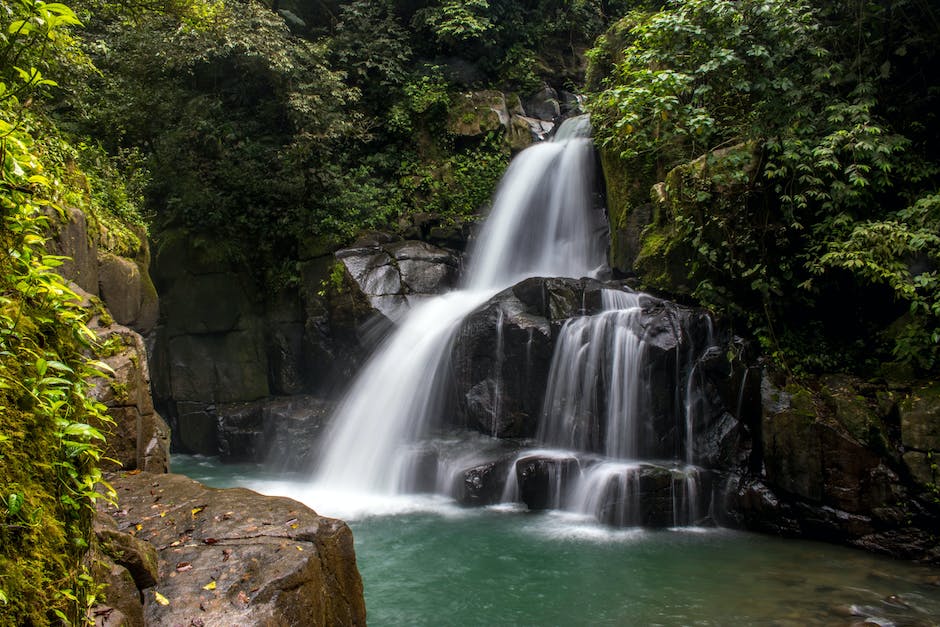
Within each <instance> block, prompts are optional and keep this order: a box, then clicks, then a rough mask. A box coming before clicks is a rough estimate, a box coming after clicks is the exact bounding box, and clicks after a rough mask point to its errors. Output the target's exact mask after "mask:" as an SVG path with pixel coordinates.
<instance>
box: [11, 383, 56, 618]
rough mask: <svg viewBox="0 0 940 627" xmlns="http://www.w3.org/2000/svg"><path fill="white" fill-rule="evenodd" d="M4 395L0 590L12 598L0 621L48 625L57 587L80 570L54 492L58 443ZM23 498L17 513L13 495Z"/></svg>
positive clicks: (48, 430) (48, 428) (50, 429)
mask: <svg viewBox="0 0 940 627" xmlns="http://www.w3.org/2000/svg"><path fill="white" fill-rule="evenodd" d="M6 401H7V399H3V401H2V403H0V404H2V411H0V434H3V438H2V439H0V495H2V498H3V502H0V590H2V591H3V593H4V596H5V597H6V598H7V604H6V605H4V606H3V608H2V609H3V611H2V612H0V625H23V624H35V625H44V624H48V623H49V622H51V621H53V620H54V617H53V616H51V615H49V612H50V611H51V608H57V607H60V606H61V601H62V600H61V598H60V597H59V595H58V593H57V591H58V590H60V589H61V588H64V587H69V586H70V585H71V584H70V579H71V578H72V577H74V576H75V571H74V568H75V564H74V562H71V560H70V558H69V556H72V555H74V548H73V547H72V546H70V544H69V542H68V540H67V538H68V535H69V533H68V530H67V529H66V525H65V522H64V521H63V520H62V519H61V518H60V516H59V515H57V512H59V511H60V507H61V506H60V504H59V501H58V498H57V495H56V494H55V493H54V491H53V490H54V486H55V485H56V484H57V480H56V475H55V467H56V466H55V463H56V458H57V453H58V451H59V443H58V441H57V439H56V438H55V436H54V432H53V427H52V425H49V424H44V423H40V422H37V416H36V414H33V413H31V412H28V411H16V410H14V409H13V408H11V407H9V406H8V404H7V402H6ZM14 494H16V495H19V496H20V497H22V499H23V504H22V506H21V507H20V508H19V510H18V511H17V512H16V513H15V514H12V513H11V512H10V509H9V508H8V507H7V503H8V502H9V501H10V500H11V495H14Z"/></svg>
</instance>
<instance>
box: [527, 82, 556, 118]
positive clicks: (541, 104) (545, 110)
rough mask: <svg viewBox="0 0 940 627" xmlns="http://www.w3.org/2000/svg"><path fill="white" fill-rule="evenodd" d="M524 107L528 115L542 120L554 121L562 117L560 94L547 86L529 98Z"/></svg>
mask: <svg viewBox="0 0 940 627" xmlns="http://www.w3.org/2000/svg"><path fill="white" fill-rule="evenodd" d="M523 106H524V107H525V112H526V114H527V115H529V116H531V117H533V118H538V119H540V120H548V121H554V120H555V119H556V118H558V117H559V116H560V115H561V106H560V105H559V102H558V92H556V91H555V90H554V89H552V88H551V87H549V86H547V85H546V86H545V87H543V88H542V89H541V90H539V91H537V92H535V93H534V94H532V95H531V96H529V97H528V98H527V99H526V101H525V103H524V104H523Z"/></svg>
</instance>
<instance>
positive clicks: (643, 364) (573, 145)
mask: <svg viewBox="0 0 940 627" xmlns="http://www.w3.org/2000/svg"><path fill="white" fill-rule="evenodd" d="M587 132H589V123H588V122H587V118H576V119H574V120H570V121H568V122H566V123H565V124H564V125H562V127H561V128H560V129H559V133H558V135H557V137H556V140H555V141H553V142H548V143H544V144H536V145H534V146H532V147H530V148H527V149H526V150H524V151H522V152H521V153H520V154H519V155H518V156H517V157H516V158H515V159H514V160H513V162H512V163H511V164H510V166H509V168H508V169H507V171H506V174H505V176H504V177H503V180H502V181H501V182H500V184H499V186H498V188H497V191H496V193H495V194H494V197H493V207H492V210H491V212H490V215H489V217H488V218H487V220H486V222H485V223H484V225H483V226H482V228H481V230H480V232H479V235H478V237H477V238H476V240H475V242H474V243H473V245H472V246H471V249H470V258H469V262H468V264H467V271H466V273H465V275H464V276H463V278H462V283H461V289H459V290H457V291H454V292H451V293H449V294H445V295H442V296H439V297H436V298H432V299H429V300H427V301H425V302H423V303H421V304H419V305H417V306H416V307H414V308H413V309H411V310H410V311H409V312H407V313H406V314H405V316H404V317H403V318H402V319H401V320H399V321H398V327H397V328H396V329H395V330H394V332H393V333H392V334H391V335H390V336H389V337H388V338H387V339H386V340H385V342H384V343H383V344H382V345H381V346H380V347H379V348H378V349H377V351H376V352H375V354H374V356H373V357H372V358H371V359H370V361H369V362H368V363H367V364H366V365H365V367H364V368H363V369H362V371H361V372H360V373H359V375H358V376H357V377H356V379H355V381H354V382H353V383H352V385H351V387H350V389H349V391H348V392H347V394H346V396H345V398H344V399H343V401H342V402H341V403H340V405H339V406H338V408H337V410H336V412H335V413H334V416H333V422H332V424H331V426H330V429H329V431H328V432H327V434H326V437H325V438H324V440H323V443H322V449H321V450H322V456H321V459H320V463H319V466H318V468H317V470H316V474H315V483H316V484H317V485H319V486H323V487H324V489H327V490H330V491H340V492H343V493H352V494H356V495H360V494H362V493H368V494H370V495H375V494H385V495H394V494H400V493H417V492H424V493H427V492H432V493H436V494H442V495H445V496H448V497H451V498H455V499H457V500H461V501H462V502H465V503H475V504H496V503H507V502H512V503H523V504H525V505H526V506H527V507H528V508H529V509H556V510H557V509H561V510H567V511H569V512H574V513H577V514H581V515H584V516H586V517H589V518H591V519H593V520H597V521H600V522H604V523H608V524H614V525H620V526H626V525H643V526H659V527H671V526H679V525H688V524H695V523H696V521H698V520H700V518H701V515H700V509H701V506H700V503H699V501H700V498H703V497H706V496H707V495H706V494H705V493H704V490H703V489H702V485H703V479H702V477H703V473H702V472H701V469H699V468H697V467H695V466H693V465H692V462H693V444H694V442H693V440H694V438H695V429H696V428H697V425H698V423H699V422H702V421H703V420H704V419H705V417H704V413H705V409H704V406H703V403H704V399H703V398H702V397H701V395H700V390H699V387H698V386H699V385H700V379H701V377H700V376H699V370H698V365H697V364H698V361H699V359H700V355H701V350H702V347H701V346H695V345H694V342H691V341H690V340H688V339H687V338H686V336H690V337H691V336H692V335H694V334H692V333H688V332H687V330H686V329H685V328H683V327H682V325H681V324H680V323H679V322H678V319H677V314H676V313H675V308H669V307H664V306H663V303H662V301H658V300H656V299H654V298H652V297H650V296H648V295H644V294H639V293H635V292H631V291H629V290H627V289H624V288H622V286H619V285H616V284H606V285H605V286H604V287H603V288H598V287H595V288H593V289H594V290H595V291H593V292H592V296H591V298H590V299H589V298H588V290H587V289H586V288H584V289H582V290H581V292H580V298H581V311H580V312H579V313H577V315H573V316H572V317H570V318H567V319H566V320H564V321H554V320H553V322H558V324H556V325H554V326H553V325H549V324H546V325H544V326H543V327H540V328H542V329H544V330H542V331H535V330H534V327H533V326H528V327H523V328H524V330H525V333H521V334H520V333H519V327H518V326H516V327H512V326H511V325H512V324H513V320H514V318H513V316H515V315H516V313H514V311H515V310H514V309H512V308H513V307H521V306H522V305H521V304H517V305H511V306H509V309H504V308H503V306H502V305H503V304H504V303H503V301H499V302H500V307H499V308H497V309H496V310H495V313H494V314H493V318H489V319H488V320H491V321H492V322H491V323H492V324H495V327H494V328H493V340H492V342H493V343H492V345H489V344H486V345H485V346H484V347H483V349H482V351H483V353H484V357H483V358H482V361H483V362H484V364H485V365H484V366H481V367H485V368H486V369H487V372H488V373H489V374H488V375H487V378H484V379H483V380H482V382H484V383H485V384H486V386H488V388H487V389H490V390H492V399H491V400H492V405H491V406H490V407H489V408H488V411H489V412H490V413H489V414H483V415H481V416H480V421H479V422H480V424H479V427H480V433H478V434H476V435H475V436H473V437H465V436H463V435H459V434H458V435H453V434H451V433H450V432H446V433H445V432H444V431H443V429H442V428H441V427H442V426H443V425H444V424H453V420H451V421H450V422H449V423H448V418H449V416H450V415H451V414H453V413H454V407H453V405H454V397H456V396H457V395H456V394H454V390H455V389H457V382H456V378H455V375H454V369H453V367H452V364H451V359H452V357H453V355H454V346H455V342H456V341H457V339H458V333H457V331H458V329H460V328H461V325H462V323H463V321H464V320H465V319H466V318H467V316H469V315H470V314H471V313H472V312H475V311H487V310H484V309H482V308H481V305H483V304H484V303H487V302H488V301H489V300H490V299H491V298H492V297H493V296H494V295H496V294H497V293H499V292H501V291H502V290H504V289H506V288H508V287H511V286H514V285H516V284H517V283H518V282H520V281H522V280H523V279H527V278H531V277H536V276H541V277H568V278H581V277H590V278H597V277H599V276H602V275H604V274H606V273H607V267H606V262H605V259H606V238H605V235H606V226H605V225H606V222H605V220H604V219H603V212H602V211H601V210H600V209H599V208H597V206H596V203H595V200H594V190H593V188H594V181H595V174H594V166H595V155H594V152H593V148H592V146H591V142H590V140H589V139H588V138H586V137H585V134H586V133H587ZM598 289H599V298H598V297H597V296H598V292H597V290H598ZM502 296H503V297H504V296H505V294H503V295H502ZM519 303H521V301H519ZM657 308H658V309H657ZM489 311H492V310H489ZM568 311H570V310H568ZM656 311H659V312H663V311H665V312H666V313H665V314H663V315H662V316H661V317H660V318H659V321H660V324H659V325H658V326H657V327H656V329H655V330H654V331H652V337H651V336H650V335H649V333H650V331H648V325H649V324H650V322H649V321H650V320H651V319H652V317H654V316H655V315H656ZM569 315H570V314H569ZM709 324H710V322H709ZM549 327H551V328H549ZM513 328H515V329H516V331H512V329H513ZM534 333H543V334H548V335H550V336H551V337H550V346H551V350H552V353H551V362H550V366H549V369H548V373H547V380H546V379H545V378H542V379H538V380H539V381H544V385H545V391H544V396H543V398H542V403H541V412H540V414H539V415H538V416H533V417H535V418H538V420H537V429H534V430H533V431H531V432H530V433H531V434H533V435H534V436H535V437H534V439H532V440H526V441H522V440H517V441H514V442H509V443H507V442H505V441H503V440H500V439H499V437H497V436H499V435H500V430H501V426H500V425H501V421H502V420H503V418H504V416H503V413H504V412H508V411H509V410H507V409H506V408H505V406H506V405H507V404H510V403H504V402H503V395H504V394H505V393H506V391H505V390H504V388H505V387H506V386H507V385H516V386H517V387H516V388H515V389H518V387H519V383H518V379H519V377H518V373H517V372H516V368H519V369H521V370H522V371H523V376H522V378H523V379H524V381H525V382H526V383H525V384H524V385H523V387H526V388H527V390H528V388H529V386H530V385H531V383H529V382H530V380H535V379H531V376H532V372H533V364H532V360H533V346H534V345H535V335H533V334H534ZM707 335H708V337H707V338H706V343H707V344H708V345H711V344H712V337H711V336H712V330H711V327H710V326H709V327H708V333H707ZM542 341H548V340H542ZM543 345H544V344H543ZM705 348H706V349H707V348H708V347H707V346H706V347H705ZM656 351H658V353H657V352H656ZM668 351H673V352H671V353H669V352H668ZM543 354H544V355H545V357H547V353H543ZM655 354H658V355H659V356H660V358H661V359H664V361H661V362H659V363H660V372H662V371H664V369H665V371H666V372H667V374H666V375H662V374H660V379H659V380H656V381H657V382H658V384H660V385H662V384H664V383H665V382H664V381H662V379H664V378H666V379H670V380H671V378H674V381H672V382H671V383H668V385H674V386H675V388H674V389H673V388H663V389H660V390H658V393H655V394H654V392H653V391H652V388H653V387H654V377H653V375H652V374H651V368H652V367H651V365H650V364H651V363H652V362H651V360H652V359H654V357H651V355H655ZM663 355H668V357H667V358H663V357H662V356H663ZM513 356H514V357H513ZM511 357H512V358H514V359H519V360H520V361H522V360H523V359H524V360H525V363H520V364H512V363H509V362H508V361H507V360H508V359H510V358H511ZM461 363H462V362H461ZM542 363H543V364H544V363H545V362H542ZM673 371H674V372H673ZM541 372H542V375H540V376H542V377H544V376H545V371H544V370H542V371H541ZM514 382H515V383H514ZM539 385H541V383H539ZM529 391H530V390H529ZM654 397H655V398H654ZM507 398H508V397H507ZM657 399H658V400H657ZM664 399H665V400H664ZM670 399H671V400H670ZM537 400H538V399H537V397H536V401H535V402H536V403H537ZM527 402H528V401H527ZM513 407H514V409H513V411H518V404H516V405H513ZM530 407H532V406H531V403H530V404H529V405H526V408H527V409H526V410H525V412H526V416H528V415H529V413H536V412H537V409H535V410H533V409H528V408H530ZM669 424H672V425H673V427H672V431H669V428H668V425H669ZM664 425H665V426H666V427H667V428H666V429H665V431H666V432H665V433H658V432H657V431H658V430H660V429H662V428H663V426H664ZM667 449H668V450H669V451H670V452H669V453H668V454H664V453H663V451H664V450H667ZM673 450H674V454H673V453H672V452H671V451H673ZM670 455H672V456H673V457H672V458H671V459H657V457H659V458H661V457H663V456H666V457H668V456H670Z"/></svg>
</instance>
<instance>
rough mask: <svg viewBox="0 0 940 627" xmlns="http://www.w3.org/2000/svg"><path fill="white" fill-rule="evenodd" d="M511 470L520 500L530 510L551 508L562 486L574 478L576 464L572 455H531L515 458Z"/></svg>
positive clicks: (556, 500) (556, 503) (555, 503)
mask: <svg viewBox="0 0 940 627" xmlns="http://www.w3.org/2000/svg"><path fill="white" fill-rule="evenodd" d="M515 472H516V482H517V485H518V486H519V500H520V501H522V502H523V503H525V504H526V506H527V507H528V508H529V509H531V510H541V509H555V508H558V507H560V506H561V503H559V502H558V499H559V496H560V495H561V494H563V490H564V488H563V487H562V486H565V485H568V484H569V483H570V482H572V481H573V480H574V478H575V477H577V475H578V474H579V473H580V465H579V462H578V459H577V458H576V457H545V456H541V455H532V456H530V457H523V458H522V459H519V460H517V461H516V465H515Z"/></svg>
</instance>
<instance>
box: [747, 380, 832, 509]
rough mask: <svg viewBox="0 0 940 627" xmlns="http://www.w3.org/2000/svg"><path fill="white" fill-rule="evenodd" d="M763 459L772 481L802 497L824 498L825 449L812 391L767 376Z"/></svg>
mask: <svg viewBox="0 0 940 627" xmlns="http://www.w3.org/2000/svg"><path fill="white" fill-rule="evenodd" d="M761 393H762V399H763V404H764V422H763V443H764V462H765V464H766V466H767V478H768V480H769V482H770V483H771V484H772V485H774V486H778V487H779V488H781V489H783V490H786V491H787V492H790V493H793V494H797V495H799V496H801V497H803V498H807V499H810V500H812V501H816V502H819V501H821V500H822V497H823V485H822V481H823V474H822V473H823V468H822V449H821V443H820V440H819V435H818V432H817V429H816V423H815V418H816V409H815V407H814V406H813V399H812V397H811V395H810V393H809V392H808V391H806V390H803V389H793V390H783V389H780V388H777V387H775V386H773V384H772V383H771V382H770V379H769V378H768V377H765V378H764V383H763V387H762V389H761Z"/></svg>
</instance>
